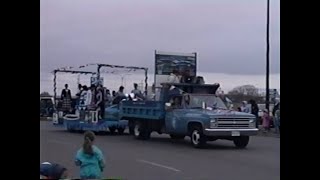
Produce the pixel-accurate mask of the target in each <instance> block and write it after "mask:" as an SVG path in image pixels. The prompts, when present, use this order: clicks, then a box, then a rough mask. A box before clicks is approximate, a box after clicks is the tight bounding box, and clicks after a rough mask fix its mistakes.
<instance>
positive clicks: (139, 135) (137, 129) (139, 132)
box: [133, 121, 151, 140]
mask: <svg viewBox="0 0 320 180" xmlns="http://www.w3.org/2000/svg"><path fill="white" fill-rule="evenodd" d="M133 135H134V137H135V138H136V139H141V140H147V139H149V138H150V135H151V133H150V132H149V131H147V129H146V128H145V125H144V124H143V123H142V122H139V121H136V122H135V123H134V133H133Z"/></svg>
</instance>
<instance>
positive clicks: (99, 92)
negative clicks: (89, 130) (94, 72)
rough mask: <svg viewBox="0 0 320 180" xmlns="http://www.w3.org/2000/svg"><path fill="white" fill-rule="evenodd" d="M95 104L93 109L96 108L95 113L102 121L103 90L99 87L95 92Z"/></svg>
mask: <svg viewBox="0 0 320 180" xmlns="http://www.w3.org/2000/svg"><path fill="white" fill-rule="evenodd" d="M96 100H97V101H96V104H95V107H97V111H98V114H99V118H100V119H103V117H104V98H103V89H102V88H101V87H98V88H97V90H96Z"/></svg>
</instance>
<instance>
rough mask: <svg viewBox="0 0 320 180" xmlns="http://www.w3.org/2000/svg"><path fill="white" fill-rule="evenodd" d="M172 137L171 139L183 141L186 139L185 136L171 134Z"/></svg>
mask: <svg viewBox="0 0 320 180" xmlns="http://www.w3.org/2000/svg"><path fill="white" fill-rule="evenodd" d="M170 137H171V139H175V140H182V139H184V137H185V135H176V134H170Z"/></svg>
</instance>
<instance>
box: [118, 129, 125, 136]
mask: <svg viewBox="0 0 320 180" xmlns="http://www.w3.org/2000/svg"><path fill="white" fill-rule="evenodd" d="M124 130H125V129H124V128H118V129H117V131H118V134H120V135H122V134H123V132H124Z"/></svg>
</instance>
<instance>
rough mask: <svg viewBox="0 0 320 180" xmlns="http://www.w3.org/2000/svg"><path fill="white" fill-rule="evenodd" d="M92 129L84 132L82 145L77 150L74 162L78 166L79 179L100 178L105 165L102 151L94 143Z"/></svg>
mask: <svg viewBox="0 0 320 180" xmlns="http://www.w3.org/2000/svg"><path fill="white" fill-rule="evenodd" d="M94 141H95V135H94V133H93V132H92V131H87V132H85V133H84V143H83V147H82V148H81V149H79V150H78V151H77V154H76V158H75V164H76V166H80V178H81V179H101V178H102V172H103V170H104V167H105V160H104V156H103V154H102V151H101V150H100V149H99V148H98V147H97V146H95V145H93V143H94Z"/></svg>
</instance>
